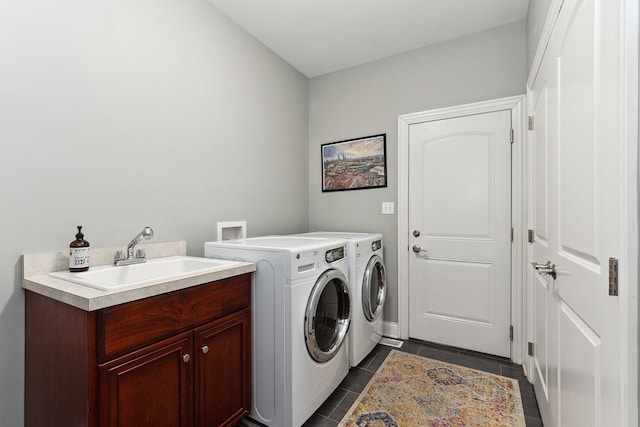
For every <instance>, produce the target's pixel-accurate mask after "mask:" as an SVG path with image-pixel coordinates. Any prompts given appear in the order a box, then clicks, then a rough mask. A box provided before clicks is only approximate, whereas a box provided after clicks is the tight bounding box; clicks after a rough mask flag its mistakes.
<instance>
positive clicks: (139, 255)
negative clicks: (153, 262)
mask: <svg viewBox="0 0 640 427" xmlns="http://www.w3.org/2000/svg"><path fill="white" fill-rule="evenodd" d="M146 256H147V254H146V253H145V251H144V249H142V248H138V250H136V258H145V257H146Z"/></svg>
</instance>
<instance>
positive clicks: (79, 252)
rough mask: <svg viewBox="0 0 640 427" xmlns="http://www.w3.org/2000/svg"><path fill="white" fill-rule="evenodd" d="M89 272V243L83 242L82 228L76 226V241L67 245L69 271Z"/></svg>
mask: <svg viewBox="0 0 640 427" xmlns="http://www.w3.org/2000/svg"><path fill="white" fill-rule="evenodd" d="M87 270H89V242H87V241H86V240H84V234H82V226H81V225H79V226H78V233H77V234H76V240H74V241H73V242H71V244H70V245H69V271H72V272H74V273H76V272H80V271H87Z"/></svg>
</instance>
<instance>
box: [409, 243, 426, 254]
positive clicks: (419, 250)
mask: <svg viewBox="0 0 640 427" xmlns="http://www.w3.org/2000/svg"><path fill="white" fill-rule="evenodd" d="M411 249H412V250H413V252H415V253H417V254H419V253H421V252H424V254H425V255H426V254H427V251H426V250H424V249H422V248H421V247H420V245H418V244H416V245H413V248H411Z"/></svg>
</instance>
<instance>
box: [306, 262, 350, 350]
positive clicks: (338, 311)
mask: <svg viewBox="0 0 640 427" xmlns="http://www.w3.org/2000/svg"><path fill="white" fill-rule="evenodd" d="M350 321H351V296H350V295H349V286H348V285H347V278H346V277H345V275H344V274H343V273H342V272H340V271H339V270H334V269H331V270H327V271H325V272H324V273H322V275H321V276H320V277H319V278H318V280H317V281H316V284H315V286H314V287H313V290H312V291H311V295H310V296H309V301H308V302H307V311H306V312H305V322H304V338H305V342H306V343H307V350H308V351H309V354H310V355H311V357H312V358H313V359H314V360H316V361H317V362H326V361H328V360H331V359H332V358H333V356H335V355H336V353H337V352H338V350H340V347H341V346H342V344H343V343H344V340H345V338H346V336H347V330H348V329H349V322H350Z"/></svg>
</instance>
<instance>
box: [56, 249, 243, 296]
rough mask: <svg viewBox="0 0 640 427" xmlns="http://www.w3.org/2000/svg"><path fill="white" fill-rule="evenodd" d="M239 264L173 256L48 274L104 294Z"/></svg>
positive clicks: (220, 260) (197, 274) (219, 260)
mask: <svg viewBox="0 0 640 427" xmlns="http://www.w3.org/2000/svg"><path fill="white" fill-rule="evenodd" d="M238 264H240V262H238V261H228V260H222V259H213V258H199V257H189V256H174V257H167V258H155V259H150V260H147V262H145V263H141V264H132V265H125V266H118V267H116V266H101V267H91V269H90V270H89V271H83V272H81V273H71V272H69V271H57V272H53V273H49V275H50V276H53V277H56V278H58V279H63V280H68V281H70V282H74V283H78V284H80V285H85V286H89V287H92V288H96V289H100V290H103V291H113V290H117V289H120V288H125V287H133V286H142V285H153V284H158V283H163V282H169V281H174V280H178V279H184V278H187V277H193V276H199V275H202V274H207V273H213V272H215V271H220V270H224V269H226V268H229V267H233V266H235V265H238Z"/></svg>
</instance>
